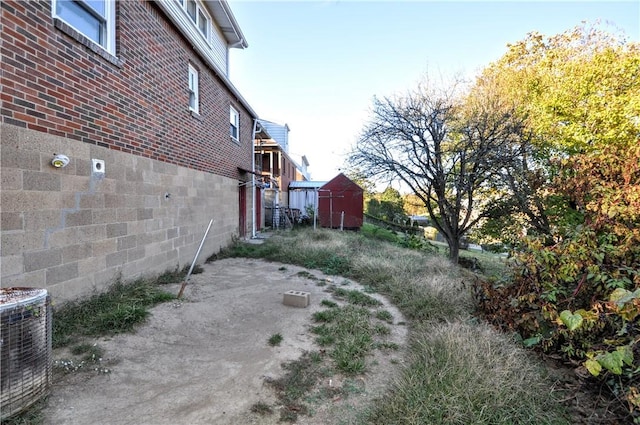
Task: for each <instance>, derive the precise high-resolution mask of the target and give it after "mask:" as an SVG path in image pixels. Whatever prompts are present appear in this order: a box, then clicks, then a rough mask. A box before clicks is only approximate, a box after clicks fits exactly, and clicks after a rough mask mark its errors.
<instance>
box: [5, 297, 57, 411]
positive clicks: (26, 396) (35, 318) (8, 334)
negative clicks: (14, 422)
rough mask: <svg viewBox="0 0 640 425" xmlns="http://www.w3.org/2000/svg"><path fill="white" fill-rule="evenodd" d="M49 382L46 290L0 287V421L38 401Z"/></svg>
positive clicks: (49, 361) (49, 327)
mask: <svg viewBox="0 0 640 425" xmlns="http://www.w3.org/2000/svg"><path fill="white" fill-rule="evenodd" d="M50 383H51V303H50V300H49V296H48V294H47V291H46V290H45V289H35V288H0V420H3V419H5V418H8V417H10V416H14V415H16V414H18V413H20V412H22V411H23V410H24V409H26V408H27V407H29V406H30V405H32V404H33V403H35V402H36V401H38V400H39V399H40V398H41V397H43V396H44V395H46V394H47V393H48V391H49V385H50Z"/></svg>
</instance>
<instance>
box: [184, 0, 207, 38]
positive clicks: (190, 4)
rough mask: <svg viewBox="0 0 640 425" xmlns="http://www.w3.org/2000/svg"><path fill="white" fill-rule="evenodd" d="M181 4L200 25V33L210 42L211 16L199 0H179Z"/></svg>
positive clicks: (190, 17)
mask: <svg viewBox="0 0 640 425" xmlns="http://www.w3.org/2000/svg"><path fill="white" fill-rule="evenodd" d="M179 3H180V5H181V6H182V7H183V9H184V10H185V11H186V12H187V15H189V19H191V21H193V23H194V24H195V25H196V26H197V27H198V30H200V33H201V34H202V36H203V37H204V39H205V40H207V42H209V22H210V19H209V16H208V15H207V12H206V11H205V9H204V7H203V6H202V5H201V4H200V2H198V1H197V0H179Z"/></svg>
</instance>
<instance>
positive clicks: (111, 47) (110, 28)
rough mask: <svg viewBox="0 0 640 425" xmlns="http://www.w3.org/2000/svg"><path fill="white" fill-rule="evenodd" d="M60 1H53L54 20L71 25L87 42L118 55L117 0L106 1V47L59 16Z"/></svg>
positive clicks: (78, 0) (80, 1) (81, 1)
mask: <svg viewBox="0 0 640 425" xmlns="http://www.w3.org/2000/svg"><path fill="white" fill-rule="evenodd" d="M58 1H59V0H51V15H52V17H53V18H56V19H60V20H61V21H63V22H64V23H66V24H67V25H69V26H70V27H71V28H73V29H74V30H76V31H77V32H78V33H79V34H82V35H83V36H85V38H86V39H87V40H89V41H90V42H91V43H93V44H95V45H96V46H98V47H100V48H102V49H104V50H106V51H107V52H108V53H109V54H111V55H113V56H115V54H116V2H115V0H105V2H106V4H105V21H106V25H105V30H106V32H107V34H106V37H105V45H104V46H103V45H101V44H100V43H96V42H95V41H94V40H93V39H91V38H90V37H88V36H86V35H85V34H83V33H82V31H80V30H79V29H78V28H76V27H74V26H73V24H72V23H71V22H69V21H67V20H66V19H65V18H64V17H62V16H60V15H58V14H57V13H56V10H57V8H58V7H57V6H58V4H57V3H58ZM75 1H76V2H78V3H83V0H75Z"/></svg>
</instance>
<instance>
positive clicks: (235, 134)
mask: <svg viewBox="0 0 640 425" xmlns="http://www.w3.org/2000/svg"><path fill="white" fill-rule="evenodd" d="M229 135H230V136H231V138H232V139H233V140H237V141H240V112H238V110H237V109H236V108H234V107H233V106H229Z"/></svg>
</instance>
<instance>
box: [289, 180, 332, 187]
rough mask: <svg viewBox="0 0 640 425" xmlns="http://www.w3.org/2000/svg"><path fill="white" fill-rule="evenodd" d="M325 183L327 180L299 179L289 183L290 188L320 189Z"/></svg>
mask: <svg viewBox="0 0 640 425" xmlns="http://www.w3.org/2000/svg"><path fill="white" fill-rule="evenodd" d="M325 184H327V182H326V181H322V182H318V181H309V180H308V181H298V182H291V183H289V189H320V188H321V187H322V186H324V185H325Z"/></svg>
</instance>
